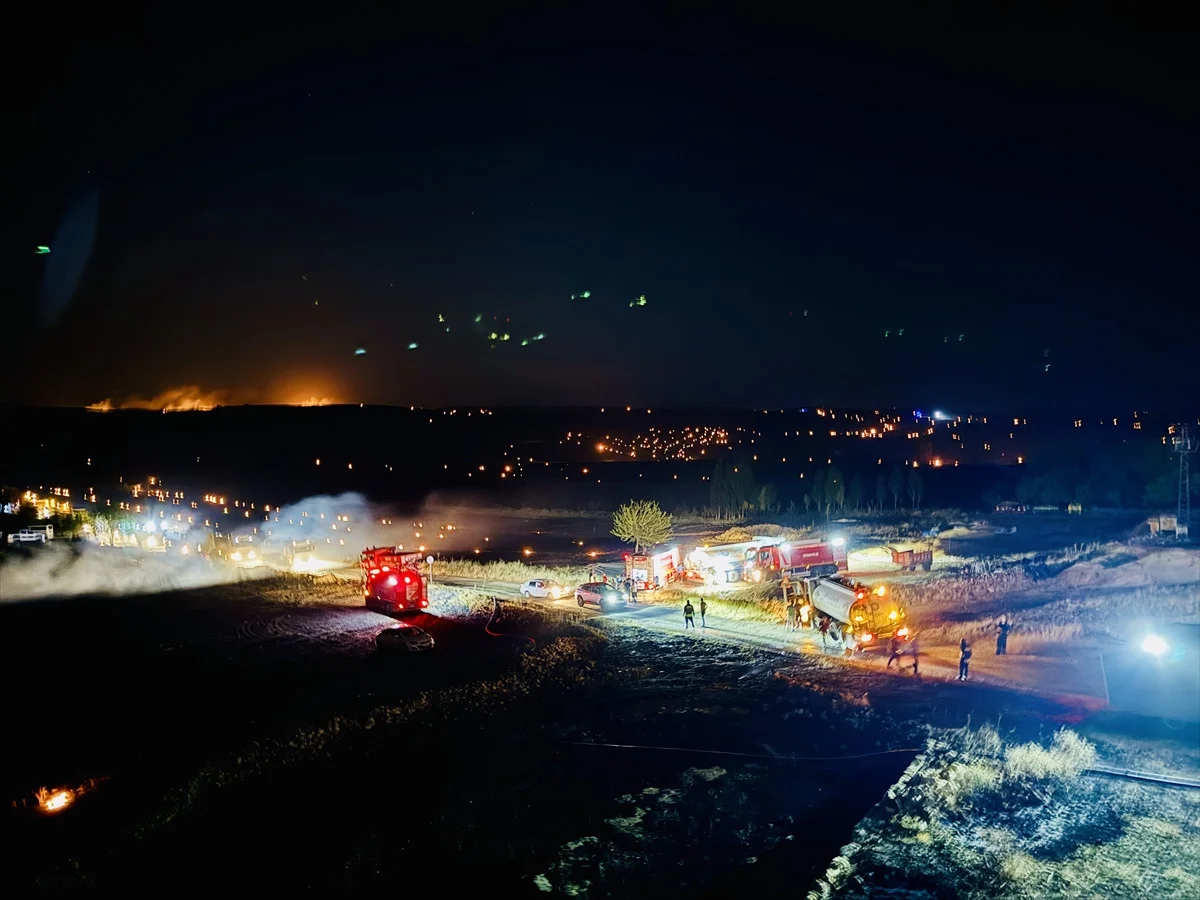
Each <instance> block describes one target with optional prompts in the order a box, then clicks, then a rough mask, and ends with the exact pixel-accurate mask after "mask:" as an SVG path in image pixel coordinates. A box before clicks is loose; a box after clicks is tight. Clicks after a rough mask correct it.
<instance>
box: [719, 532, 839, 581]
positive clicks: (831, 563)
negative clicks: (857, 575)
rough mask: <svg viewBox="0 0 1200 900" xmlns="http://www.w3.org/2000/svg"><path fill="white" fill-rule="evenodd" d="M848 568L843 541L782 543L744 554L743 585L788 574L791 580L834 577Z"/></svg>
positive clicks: (815, 540)
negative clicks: (821, 576) (747, 582)
mask: <svg viewBox="0 0 1200 900" xmlns="http://www.w3.org/2000/svg"><path fill="white" fill-rule="evenodd" d="M848 568H849V565H848V563H847V559H846V541H845V540H844V539H842V538H831V539H829V540H823V539H820V538H814V539H809V540H803V541H782V542H779V543H775V544H766V545H763V544H760V545H759V546H758V547H752V548H750V549H749V550H747V551H746V566H745V574H744V576H743V577H744V578H745V579H746V581H770V580H773V579H778V578H781V577H783V575H784V573H787V574H788V575H790V576H791V577H792V578H797V577H799V578H805V577H812V576H816V575H837V573H838V572H845V571H847V569H848Z"/></svg>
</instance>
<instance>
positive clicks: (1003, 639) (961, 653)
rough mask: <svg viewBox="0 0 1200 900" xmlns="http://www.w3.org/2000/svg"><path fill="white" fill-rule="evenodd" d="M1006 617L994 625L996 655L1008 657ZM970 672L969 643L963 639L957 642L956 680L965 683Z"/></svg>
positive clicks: (1008, 623)
mask: <svg viewBox="0 0 1200 900" xmlns="http://www.w3.org/2000/svg"><path fill="white" fill-rule="evenodd" d="M1012 627H1013V626H1012V622H1010V621H1008V616H1001V617H1000V621H999V622H997V623H996V655H997V656H1008V633H1009V632H1010V631H1012ZM970 671H971V642H970V641H968V640H967V639H966V638H963V639H962V640H961V641H959V642H958V680H959V681H966V680H967V678H968V677H969V675H970Z"/></svg>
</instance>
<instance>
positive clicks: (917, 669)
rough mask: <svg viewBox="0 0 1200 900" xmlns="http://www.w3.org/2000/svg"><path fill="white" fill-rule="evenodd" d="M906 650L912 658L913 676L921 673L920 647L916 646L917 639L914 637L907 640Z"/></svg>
mask: <svg viewBox="0 0 1200 900" xmlns="http://www.w3.org/2000/svg"><path fill="white" fill-rule="evenodd" d="M908 652H909V653H910V654H911V655H912V658H913V664H912V670H913V677H914V678H915V677H917V676H918V675H920V674H921V648H920V646H918V644H917V639H916V638H915V637H914V638H913V639H912V640H911V641H909V642H908Z"/></svg>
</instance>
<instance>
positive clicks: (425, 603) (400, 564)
mask: <svg viewBox="0 0 1200 900" xmlns="http://www.w3.org/2000/svg"><path fill="white" fill-rule="evenodd" d="M420 560H421V554H419V553H402V552H401V551H400V549H399V548H397V547H368V548H367V549H366V550H363V552H362V554H361V555H360V556H359V567H360V568H361V569H362V590H363V599H364V600H365V601H366V604H367V609H373V610H375V611H376V612H382V613H408V612H420V611H421V610H423V609H427V608H428V607H429V594H428V592H427V590H426V588H425V579H423V578H422V577H421V571H420V568H419V566H420Z"/></svg>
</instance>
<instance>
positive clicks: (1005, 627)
mask: <svg viewBox="0 0 1200 900" xmlns="http://www.w3.org/2000/svg"><path fill="white" fill-rule="evenodd" d="M1010 631H1012V623H1011V622H1009V621H1008V617H1007V616H1001V617H1000V621H999V622H997V623H996V655H997V656H1008V633H1009V632H1010Z"/></svg>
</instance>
